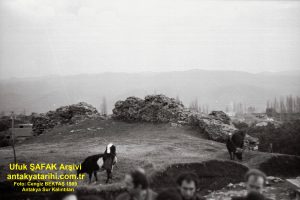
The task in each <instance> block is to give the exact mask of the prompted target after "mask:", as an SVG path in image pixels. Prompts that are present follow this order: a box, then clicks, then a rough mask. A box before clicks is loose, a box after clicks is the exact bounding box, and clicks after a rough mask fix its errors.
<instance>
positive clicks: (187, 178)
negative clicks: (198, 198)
mask: <svg viewBox="0 0 300 200" xmlns="http://www.w3.org/2000/svg"><path fill="white" fill-rule="evenodd" d="M176 183H177V185H178V188H179V191H180V195H181V196H182V198H183V199H185V200H187V199H193V198H194V196H195V195H196V190H197V186H198V176H197V175H196V174H194V173H183V174H181V175H179V177H178V178H177V180H176Z"/></svg>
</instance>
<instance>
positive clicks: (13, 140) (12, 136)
mask: <svg viewBox="0 0 300 200" xmlns="http://www.w3.org/2000/svg"><path fill="white" fill-rule="evenodd" d="M14 120H15V114H14V112H13V111H12V112H11V141H12V143H11V146H12V148H13V152H14V161H15V164H17V156H16V150H15V134H14V123H15V121H14Z"/></svg>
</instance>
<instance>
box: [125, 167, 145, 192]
mask: <svg viewBox="0 0 300 200" xmlns="http://www.w3.org/2000/svg"><path fill="white" fill-rule="evenodd" d="M124 182H125V186H126V189H127V191H128V192H129V193H130V194H131V195H133V196H135V195H137V194H139V193H140V191H142V190H145V189H148V188H149V182H148V178H147V176H146V174H145V171H144V170H141V169H135V170H133V171H131V172H130V173H129V174H126V175H125V180H124Z"/></svg>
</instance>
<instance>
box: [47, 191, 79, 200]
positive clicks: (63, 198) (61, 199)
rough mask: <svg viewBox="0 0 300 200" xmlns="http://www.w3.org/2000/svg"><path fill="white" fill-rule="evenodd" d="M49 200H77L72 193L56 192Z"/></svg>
mask: <svg viewBox="0 0 300 200" xmlns="http://www.w3.org/2000/svg"><path fill="white" fill-rule="evenodd" d="M50 200H77V196H76V195H75V194H74V193H66V192H56V193H53V194H52V196H51V198H50Z"/></svg>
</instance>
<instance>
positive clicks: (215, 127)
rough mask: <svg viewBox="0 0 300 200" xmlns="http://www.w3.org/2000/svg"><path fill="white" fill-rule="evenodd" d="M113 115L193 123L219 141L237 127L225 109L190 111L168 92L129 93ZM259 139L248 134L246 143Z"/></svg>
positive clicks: (122, 118) (175, 124)
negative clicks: (136, 95) (142, 95)
mask: <svg viewBox="0 0 300 200" xmlns="http://www.w3.org/2000/svg"><path fill="white" fill-rule="evenodd" d="M112 117H113V118H114V119H118V120H123V121H129V122H139V121H144V122H155V123H167V122H170V124H171V126H172V127H180V126H181V125H190V126H194V127H198V128H199V129H200V130H201V131H202V132H204V133H205V134H206V135H207V136H208V137H209V138H210V139H211V140H215V141H219V142H226V140H227V138H228V137H229V135H231V134H232V133H233V132H235V131H236V130H237V129H236V128H235V127H234V126H233V124H232V122H231V119H230V117H229V116H228V115H226V114H225V113H224V112H223V111H212V112H211V113H210V114H208V115H207V114H204V113H199V112H194V111H190V110H188V109H186V108H184V105H183V104H182V103H181V102H178V101H176V100H175V99H174V98H169V97H167V96H165V95H148V96H146V97H145V98H144V99H141V98H138V97H128V98H127V99H126V100H124V101H117V102H116V104H115V108H114V109H113V116H112ZM248 140H249V141H248ZM257 142H258V140H256V139H255V138H252V137H250V136H247V137H246V144H252V145H253V143H255V144H254V146H257V144H256V143H257Z"/></svg>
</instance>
